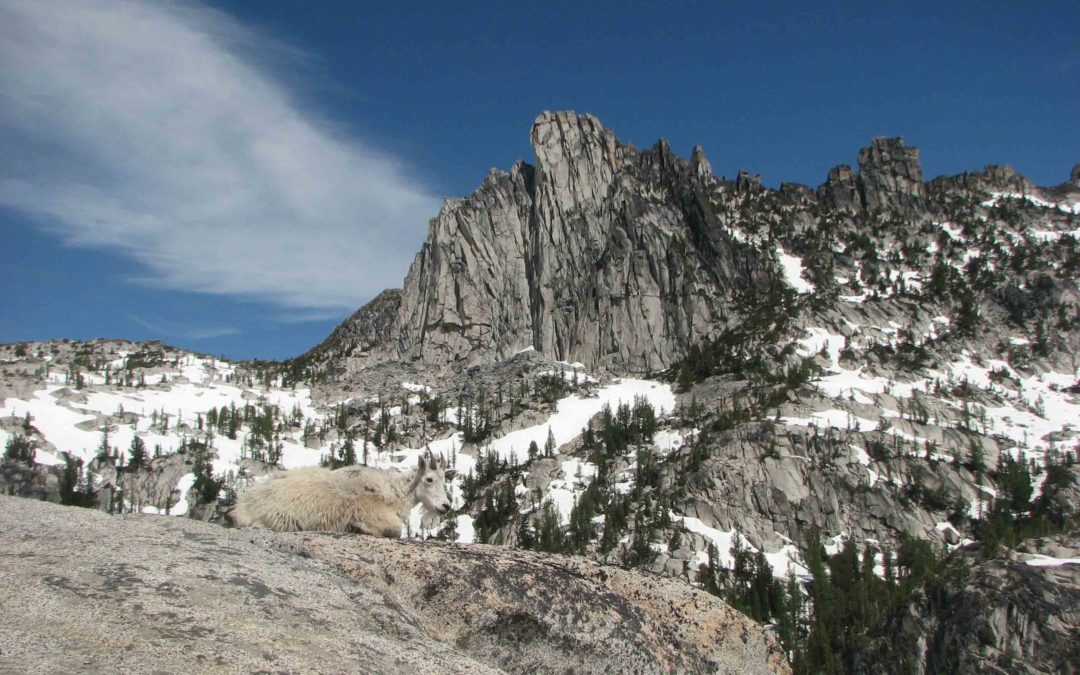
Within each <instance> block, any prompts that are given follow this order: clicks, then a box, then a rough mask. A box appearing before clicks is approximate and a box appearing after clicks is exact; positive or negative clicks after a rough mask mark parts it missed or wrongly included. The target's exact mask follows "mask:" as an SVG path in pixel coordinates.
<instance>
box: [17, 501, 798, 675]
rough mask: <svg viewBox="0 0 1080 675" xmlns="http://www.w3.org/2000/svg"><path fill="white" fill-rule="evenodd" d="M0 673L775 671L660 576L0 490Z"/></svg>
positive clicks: (747, 638) (723, 616) (770, 645)
mask: <svg viewBox="0 0 1080 675" xmlns="http://www.w3.org/2000/svg"><path fill="white" fill-rule="evenodd" d="M0 560H2V564H0V586H2V587H3V589H4V592H3V593H0V611H2V612H3V615H4V616H5V617H9V619H8V620H6V621H4V622H3V624H2V625H0V645H2V646H0V671H3V672H38V673H70V672H77V671H82V672H105V671H108V672H146V673H151V672H322V673H346V672H348V673H354V672H364V673H368V672H370V673H389V672H394V673H397V672H427V673H486V672H503V671H510V672H523V671H529V672H565V671H566V670H567V669H568V668H572V669H573V670H574V671H575V672H671V671H673V670H678V671H684V672H686V671H693V672H721V673H775V672H789V671H788V668H787V665H786V663H785V661H784V659H783V656H782V654H781V653H780V652H779V650H778V647H777V643H776V641H775V638H773V637H771V636H770V635H768V634H767V633H766V632H765V631H764V630H763V629H762V628H761V627H760V626H757V625H756V624H754V623H753V622H752V621H750V620H749V619H746V618H745V617H743V616H742V615H740V614H738V613H737V612H735V611H734V610H732V609H731V608H729V607H727V606H726V605H724V604H723V603H722V602H720V601H719V600H717V599H716V598H713V597H712V596H709V595H707V594H704V593H701V592H699V591H695V590H693V589H691V588H688V587H687V586H686V585H685V584H682V583H680V582H677V581H675V580H671V579H664V578H660V577H654V576H650V575H647V574H643V573H638V572H629V571H624V570H619V569H615V568H610V567H605V566H602V565H598V564H596V563H592V562H588V561H585V560H574V559H568V558H562V557H558V556H547V555H542V554H531V553H526V552H521V551H513V550H510V549H505V548H496V547H485V546H451V545H438V544H435V543H430V542H429V543H414V542H401V541H389V540H376V539H372V538H368V537H360V536H335V535H330V534H319V533H273V532H266V531H259V530H232V529H226V528H222V527H219V526H216V525H210V524H206V523H201V522H196V521H193V520H187V519H180V518H166V517H160V516H108V515H105V514H103V513H101V512H99V511H94V510H88V509H77V508H73V507H61V506H57V505H54V504H48V503H45V502H40V501H33V500H28V499H18V498H13V497H0Z"/></svg>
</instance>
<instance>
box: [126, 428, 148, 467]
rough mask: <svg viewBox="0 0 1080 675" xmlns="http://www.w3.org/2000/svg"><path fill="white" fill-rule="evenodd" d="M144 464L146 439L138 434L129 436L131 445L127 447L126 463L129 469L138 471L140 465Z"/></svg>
mask: <svg viewBox="0 0 1080 675" xmlns="http://www.w3.org/2000/svg"><path fill="white" fill-rule="evenodd" d="M145 465H146V441H144V440H143V439H142V438H140V437H139V436H137V435H136V436H132V437H131V446H130V447H129V448H128V464H127V468H128V470H129V471H138V470H139V469H140V468H141V467H143V466H145Z"/></svg>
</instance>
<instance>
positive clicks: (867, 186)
mask: <svg viewBox="0 0 1080 675" xmlns="http://www.w3.org/2000/svg"><path fill="white" fill-rule="evenodd" d="M859 187H860V194H861V197H862V203H863V206H864V207H865V208H867V209H875V208H892V209H896V210H899V211H903V212H906V213H911V212H914V211H916V210H918V209H921V208H923V207H924V206H925V202H926V185H925V184H924V183H923V176H922V169H921V168H920V167H919V150H918V149H917V148H909V147H905V146H904V139H903V137H897V138H885V137H878V138H875V139H874V140H873V142H872V143H871V145H870V146H869V147H867V148H863V149H862V150H860V151H859Z"/></svg>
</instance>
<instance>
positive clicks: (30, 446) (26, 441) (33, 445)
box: [4, 434, 37, 466]
mask: <svg viewBox="0 0 1080 675" xmlns="http://www.w3.org/2000/svg"><path fill="white" fill-rule="evenodd" d="M36 454H37V442H36V441H34V440H33V439H31V438H27V437H26V436H24V435H22V434H12V435H11V437H9V438H8V440H7V443H6V444H4V459H6V460H10V461H13V462H21V463H23V464H26V465H27V466H33V465H34V457H35V455H36Z"/></svg>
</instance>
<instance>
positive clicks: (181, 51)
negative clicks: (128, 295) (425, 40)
mask: <svg viewBox="0 0 1080 675" xmlns="http://www.w3.org/2000/svg"><path fill="white" fill-rule="evenodd" d="M281 53H282V50H281V49H276V48H275V45H273V44H272V43H270V42H268V41H266V40H264V39H262V38H261V37H260V36H258V35H256V34H253V33H251V32H250V31H248V30H246V29H245V28H243V27H242V26H239V25H238V24H237V23H236V22H235V21H234V20H232V19H231V18H229V17H228V16H226V15H224V14H222V13H220V12H217V11H214V10H210V9H207V8H204V7H201V6H197V5H191V4H176V3H169V4H163V3H137V2H129V1H128V0H80V2H75V3H71V2H56V1H54V0H8V1H6V2H4V3H3V4H2V5H0V63H3V64H4V65H3V67H2V68H0V156H2V157H4V161H3V162H2V163H0V204H3V205H5V206H7V207H10V208H14V209H17V210H19V211H22V212H24V213H26V214H28V215H29V216H31V218H32V220H33V221H34V222H36V223H38V224H40V225H41V226H43V227H46V228H49V229H50V230H52V231H54V232H55V233H57V234H58V235H59V236H61V237H62V238H63V239H64V241H66V242H68V243H70V244H74V245H80V246H91V247H101V248H107V249H111V250H119V251H121V252H124V253H126V254H128V255H130V256H132V257H134V258H135V259H136V260H138V261H139V262H140V263H142V264H143V265H144V266H145V268H146V270H147V273H146V275H145V276H144V277H143V278H141V279H140V280H141V281H143V282H145V283H148V284H153V285H159V286H161V287H165V288H173V289H183V290H193V291H200V292H206V293H221V294H232V295H238V296H244V297H252V298H258V299H262V300H269V301H272V302H274V303H277V304H279V305H281V306H283V307H289V308H294V309H317V310H318V309H321V310H326V309H351V308H355V307H356V306H358V305H359V304H360V303H361V302H363V301H364V300H365V299H367V298H368V297H371V296H372V295H374V294H375V293H377V292H378V291H379V290H381V289H382V288H384V287H386V286H395V285H398V284H399V283H400V281H401V278H402V277H403V275H404V272H405V270H406V267H407V265H408V261H409V260H410V259H411V257H412V256H413V254H414V253H415V252H416V250H417V249H418V248H419V244H420V242H421V241H422V240H423V236H424V232H425V229H426V223H427V220H428V218H430V217H432V216H433V215H434V214H435V212H436V211H437V209H438V204H439V202H438V200H437V199H436V198H435V197H434V196H433V195H432V194H430V193H429V191H428V190H426V189H425V188H424V186H422V185H421V184H420V183H419V182H418V181H416V180H415V179H413V178H411V177H410V176H409V174H408V171H407V168H406V167H405V166H404V164H403V163H402V162H400V161H399V160H397V159H396V158H394V157H392V156H390V155H389V154H386V153H385V152H381V151H379V150H376V149H374V148H372V147H371V146H370V145H369V144H367V143H365V142H364V141H363V140H362V139H360V138H356V137H355V136H348V135H344V134H342V133H339V132H337V131H335V130H334V129H332V128H331V125H329V124H326V123H325V122H324V121H323V120H322V119H320V117H319V116H318V115H317V114H315V113H313V112H312V110H311V109H309V108H305V107H303V106H302V105H301V104H300V103H298V101H297V99H296V96H295V92H293V91H291V90H290V89H289V88H288V87H287V86H286V85H285V84H283V83H282V82H280V81H279V80H278V79H276V78H275V77H273V76H272V75H271V74H270V70H271V66H270V65H269V64H272V63H273V62H274V60H275V59H277V58H280V56H281Z"/></svg>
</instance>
